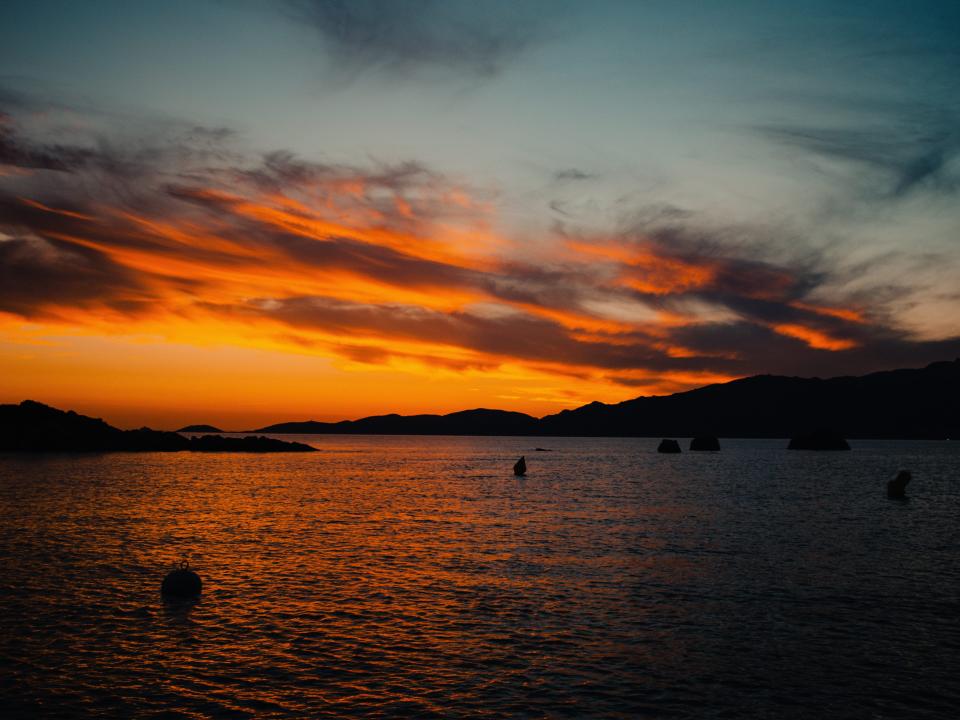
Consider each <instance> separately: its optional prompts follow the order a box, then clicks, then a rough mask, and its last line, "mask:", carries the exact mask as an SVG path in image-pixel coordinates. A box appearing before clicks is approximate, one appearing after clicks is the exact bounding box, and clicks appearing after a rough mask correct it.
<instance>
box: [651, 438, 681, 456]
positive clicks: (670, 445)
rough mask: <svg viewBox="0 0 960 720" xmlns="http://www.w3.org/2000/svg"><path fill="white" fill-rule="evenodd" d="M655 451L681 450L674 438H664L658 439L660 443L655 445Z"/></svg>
mask: <svg viewBox="0 0 960 720" xmlns="http://www.w3.org/2000/svg"><path fill="white" fill-rule="evenodd" d="M657 452H660V453H678V452H683V451H682V450H680V443H678V442H677V441H676V440H670V439H668V438H664V439H663V440H661V441H660V444H659V445H658V446H657Z"/></svg>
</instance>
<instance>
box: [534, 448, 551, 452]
mask: <svg viewBox="0 0 960 720" xmlns="http://www.w3.org/2000/svg"><path fill="white" fill-rule="evenodd" d="M533 451H534V452H553V451H552V450H551V449H550V448H534V449H533Z"/></svg>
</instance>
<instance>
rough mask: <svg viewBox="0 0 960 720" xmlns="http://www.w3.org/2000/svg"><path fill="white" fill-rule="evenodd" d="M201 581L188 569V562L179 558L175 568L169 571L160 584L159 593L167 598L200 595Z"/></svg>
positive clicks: (184, 597) (186, 597)
mask: <svg viewBox="0 0 960 720" xmlns="http://www.w3.org/2000/svg"><path fill="white" fill-rule="evenodd" d="M202 589H203V582H202V581H201V580H200V576H199V575H197V574H196V573H195V572H193V570H191V569H190V563H188V562H187V561H186V560H181V561H180V564H179V565H178V566H177V569H176V570H174V571H172V572H170V573H169V574H168V575H167V576H166V577H165V578H164V579H163V583H161V585H160V594H161V595H163V596H164V597H167V598H179V599H188V598H195V597H199V596H200V591H201V590H202Z"/></svg>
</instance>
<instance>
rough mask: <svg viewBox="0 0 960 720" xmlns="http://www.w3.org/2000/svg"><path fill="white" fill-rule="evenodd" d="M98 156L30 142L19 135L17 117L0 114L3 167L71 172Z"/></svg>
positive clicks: (64, 146)
mask: <svg viewBox="0 0 960 720" xmlns="http://www.w3.org/2000/svg"><path fill="white" fill-rule="evenodd" d="M97 156H98V154H97V152H96V151H95V150H93V149H91V148H83V147H73V146H70V145H43V144H38V143H31V142H27V141H25V140H23V139H22V138H21V137H20V136H18V134H17V133H16V131H15V128H14V122H13V118H11V117H10V116H9V115H6V114H4V113H3V112H0V165H10V166H13V167H18V168H29V169H42V170H60V171H67V172H71V171H73V170H76V169H79V168H81V167H83V166H85V165H88V164H89V163H91V161H93V160H95V159H96V158H97Z"/></svg>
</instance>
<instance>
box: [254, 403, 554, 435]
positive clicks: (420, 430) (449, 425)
mask: <svg viewBox="0 0 960 720" xmlns="http://www.w3.org/2000/svg"><path fill="white" fill-rule="evenodd" d="M538 422H539V421H538V420H537V418H535V417H533V416H532V415H524V414H523V413H519V412H509V411H507V410H486V409H482V408H481V409H478V410H461V411H460V412H455V413H450V414H449V415H397V414H392V415H374V416H373V417H366V418H362V419H360V420H343V421H341V422H335V423H324V422H316V421H315V420H308V421H306V422H287V423H279V424H277V425H268V426H266V427H264V428H260V429H259V430H254V431H252V432H263V433H292V434H303V435H310V434H326V433H334V434H344V435H535V434H537V423H538Z"/></svg>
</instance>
